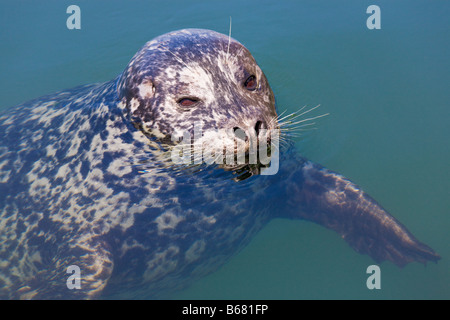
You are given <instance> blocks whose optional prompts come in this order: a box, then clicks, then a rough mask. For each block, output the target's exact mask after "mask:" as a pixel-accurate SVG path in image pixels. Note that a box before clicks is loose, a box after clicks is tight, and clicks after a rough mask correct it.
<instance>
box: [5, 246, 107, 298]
mask: <svg viewBox="0 0 450 320" xmlns="http://www.w3.org/2000/svg"><path fill="white" fill-rule="evenodd" d="M89 242H90V243H89V244H86V243H81V242H80V243H72V244H71V249H69V250H67V249H68V248H67V247H66V246H64V247H63V248H60V249H59V250H58V251H59V252H60V254H58V255H56V256H55V258H54V259H53V263H52V267H49V268H46V269H43V270H41V271H40V272H39V273H37V274H36V275H35V276H33V278H31V279H29V280H28V281H26V282H21V284H20V285H21V286H20V287H18V286H16V288H13V291H14V294H13V296H12V297H11V298H12V299H21V300H29V299H35V300H41V299H42V300H43V299H45V300H55V299H95V298H97V297H98V296H99V295H100V294H101V293H102V290H103V289H104V287H105V286H106V284H107V281H108V279H109V278H110V276H111V273H112V270H113V262H112V259H111V254H110V252H109V250H107V248H105V246H104V245H103V243H102V242H93V241H89ZM69 266H77V267H79V271H80V275H79V276H80V277H79V279H80V282H79V284H80V286H79V287H77V286H74V287H71V286H70V285H68V283H69V282H70V283H72V281H71V279H73V277H72V276H75V275H76V274H75V273H71V272H70V269H69ZM71 277H72V278H71Z"/></svg>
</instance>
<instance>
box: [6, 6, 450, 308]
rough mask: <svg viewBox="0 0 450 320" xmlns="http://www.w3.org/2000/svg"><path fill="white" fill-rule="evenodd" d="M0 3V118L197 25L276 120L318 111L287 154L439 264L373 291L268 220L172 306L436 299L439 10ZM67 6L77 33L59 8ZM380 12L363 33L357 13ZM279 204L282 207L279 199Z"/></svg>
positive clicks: (444, 85)
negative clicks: (392, 223)
mask: <svg viewBox="0 0 450 320" xmlns="http://www.w3.org/2000/svg"><path fill="white" fill-rule="evenodd" d="M43 3H44V2H40V4H36V3H35V2H33V1H20V2H16V1H1V2H0V48H1V50H0V75H1V77H0V108H1V109H3V108H7V107H10V106H13V105H15V104H18V103H21V102H24V101H26V100H29V99H32V98H35V97H38V96H41V95H43V94H47V93H52V92H55V91H58V90H62V89H66V88H70V87H73V86H76V85H79V84H86V83H92V82H102V81H107V80H110V79H112V78H113V77H115V76H117V75H118V74H119V73H120V72H121V71H122V69H123V68H124V67H125V65H126V64H127V62H128V61H129V60H130V59H131V57H132V56H133V55H134V53H135V52H136V51H137V50H138V49H139V48H140V47H141V46H142V45H143V44H144V43H145V42H146V41H148V40H150V39H152V38H153V37H155V36H157V35H160V34H162V33H165V32H168V31H172V30H176V29H181V28H187V27H196V28H208V29H213V30H216V31H218V32H222V33H226V34H227V33H228V29H229V19H230V16H231V17H232V36H233V37H234V38H236V39H237V40H239V41H240V42H242V43H243V44H244V45H245V46H246V47H247V48H248V49H249V50H250V51H251V52H252V53H253V55H254V57H255V58H256V60H257V61H258V63H259V64H260V66H261V67H262V69H263V70H264V72H265V73H266V75H267V77H268V79H269V82H270V83H271V86H272V88H273V90H274V92H275V95H276V97H277V102H278V107H279V110H280V111H283V110H288V111H289V112H293V111H295V110H296V109H298V108H300V107H302V106H304V105H307V106H310V107H313V106H316V105H318V104H320V105H321V107H320V108H319V109H318V110H317V111H316V115H318V114H321V113H330V116H328V117H326V118H323V119H321V120H320V121H318V122H317V125H316V128H317V130H312V131H310V132H306V133H305V136H304V138H303V139H299V141H298V142H297V147H298V149H299V151H300V152H302V153H303V154H304V155H305V156H306V157H308V158H310V159H312V160H314V161H316V162H319V163H321V164H323V165H325V166H326V167H328V168H330V169H333V170H335V171H338V172H340V173H342V174H343V175H345V176H346V177H348V178H350V179H352V180H353V181H354V182H356V183H357V184H359V185H360V186H362V187H363V189H364V190H365V191H367V192H368V193H369V194H370V195H371V196H372V197H374V198H375V199H377V201H378V202H379V203H381V204H382V205H383V207H385V208H386V209H387V210H388V211H389V212H390V213H391V214H393V215H394V216H395V217H396V218H398V219H399V220H400V221H401V222H402V223H403V224H405V225H406V226H407V227H408V229H409V230H410V231H411V232H412V233H413V234H414V235H415V236H416V237H417V238H418V239H419V240H421V241H423V242H425V243H426V244H428V245H430V246H431V247H432V248H433V249H435V250H436V251H437V252H438V253H439V254H440V255H441V256H442V260H441V261H440V262H439V263H438V264H437V265H436V264H428V265H427V266H426V267H424V266H422V265H419V264H412V265H408V266H406V267H405V268H403V269H400V268H397V267H396V266H394V265H392V264H390V263H382V264H381V265H380V266H381V277H382V278H381V285H382V288H381V290H375V291H372V290H368V289H367V287H366V279H367V277H368V275H367V274H366V268H367V266H369V265H371V264H373V263H374V262H373V261H372V260H371V259H370V258H368V257H367V256H362V255H359V254H357V253H355V252H354V251H353V250H352V249H351V248H350V247H349V246H347V244H346V243H345V242H344V241H343V240H341V239H340V238H339V236H337V235H336V234H335V233H333V232H331V231H328V230H326V229H324V228H322V227H320V226H316V225H314V224H312V223H308V222H302V221H287V220H281V219H278V220H274V221H272V222H271V223H270V224H269V225H268V226H267V227H266V228H265V229H263V230H262V231H261V232H260V233H259V234H258V235H257V237H255V238H254V239H253V241H252V242H251V243H250V245H249V246H248V247H246V248H245V249H244V250H243V251H242V252H240V253H239V254H238V255H237V256H235V257H234V258H233V259H232V260H231V261H230V262H229V263H228V264H227V265H225V266H224V267H222V268H221V269H220V270H219V271H218V272H216V273H214V274H212V275H210V276H208V277H206V278H204V279H202V280H200V281H199V282H198V283H196V284H195V285H194V286H192V287H191V288H189V289H187V290H185V291H183V292H180V293H178V294H176V295H175V296H174V298H185V299H340V298H344V299H431V298H434V299H449V298H450V272H449V270H450V268H449V266H450V265H449V260H448V257H449V256H450V246H449V230H450V215H449V208H450V168H449V163H450V126H449V123H450V108H449V101H450V99H449V98H450V94H449V89H448V88H449V84H450V66H449V57H450V41H449V40H450V27H449V24H448V16H449V14H450V2H449V1H395V2H394V1H376V3H375V2H374V1H246V2H242V1H241V2H238V1H164V2H162V1H126V2H125V1H108V2H106V1H92V0H90V1H76V3H74V2H72V1H61V0H59V1H45V5H44V4H43ZM71 4H77V5H79V6H80V8H81V17H82V18H81V30H68V29H67V28H66V19H67V17H68V15H67V14H66V8H67V7H68V6H69V5H71ZM371 4H377V5H378V6H380V8H381V29H380V30H368V29H367V27H366V19H367V18H368V16H369V15H368V14H366V9H367V7H368V6H369V5H371ZM279 201H283V199H279Z"/></svg>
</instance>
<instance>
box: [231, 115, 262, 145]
mask: <svg viewBox="0 0 450 320" xmlns="http://www.w3.org/2000/svg"><path fill="white" fill-rule="evenodd" d="M242 127H243V126H240V127H234V128H233V132H234V135H235V136H236V137H237V138H239V139H241V140H244V141H248V139H249V136H250V137H251V136H254V137H255V138H257V139H260V138H263V136H262V135H263V131H265V130H268V126H267V123H266V122H265V121H261V120H258V121H256V123H255V125H254V126H249V127H248V128H246V129H243V128H242Z"/></svg>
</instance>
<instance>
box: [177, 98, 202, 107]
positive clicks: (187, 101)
mask: <svg viewBox="0 0 450 320" xmlns="http://www.w3.org/2000/svg"><path fill="white" fill-rule="evenodd" d="M197 102H198V99H195V98H181V99H180V100H178V104H179V105H180V106H182V107H183V108H189V107H192V106H193V105H195V104H196V103H197Z"/></svg>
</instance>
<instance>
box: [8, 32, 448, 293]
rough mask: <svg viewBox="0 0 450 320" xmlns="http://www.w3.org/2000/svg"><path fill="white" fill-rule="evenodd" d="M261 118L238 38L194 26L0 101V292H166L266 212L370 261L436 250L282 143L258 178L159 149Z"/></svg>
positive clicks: (229, 248)
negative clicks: (274, 161)
mask: <svg viewBox="0 0 450 320" xmlns="http://www.w3.org/2000/svg"><path fill="white" fill-rule="evenodd" d="M277 119H278V118H277V113H276V110H275V99H274V96H273V93H272V91H271V89H270V86H269V84H268V82H267V79H266V77H265V76H264V74H263V72H262V71H261V69H260V68H259V66H258V65H257V64H256V62H255V60H254V59H253V57H252V56H251V54H250V53H249V52H248V50H247V49H246V48H245V47H244V46H243V45H241V44H240V43H239V42H237V41H236V40H234V39H231V38H229V37H227V36H224V35H221V34H218V33H216V32H213V31H209V30H198V29H187V30H180V31H176V32H173V33H169V34H166V35H163V36H161V37H158V38H156V39H154V40H152V41H150V42H149V43H147V44H146V45H145V46H144V47H143V48H142V49H141V50H140V51H139V52H138V53H137V54H136V55H135V57H133V59H132V60H131V61H130V63H129V64H128V66H127V67H126V69H125V71H124V72H123V73H122V74H121V75H120V76H119V77H117V78H116V79H114V80H112V81H109V82H107V83H103V84H94V85H87V86H82V87H78V88H75V89H71V90H68V91H64V92H60V93H57V94H54V95H49V96H45V97H41V98H39V99H36V100H33V101H30V102H27V103H25V104H23V105H20V106H17V107H15V108H12V109H10V110H9V111H8V112H7V113H5V114H3V115H2V116H1V117H0V136H1V137H2V138H1V141H0V210H1V211H0V218H1V220H0V297H1V298H10V299H11V298H12V299H19V298H21V299H32V298H35V299H51V298H54V299H58V298H64V299H67V298H69V299H72V298H81V299H86V298H98V297H122V298H161V297H167V294H169V293H170V292H172V291H173V290H176V289H178V288H180V287H184V286H186V285H188V284H189V283H191V282H192V281H195V279H197V278H199V277H201V276H203V275H205V274H208V273H210V272H212V271H214V270H216V269H217V268H218V267H219V266H220V265H222V264H223V263H224V262H225V261H227V259H229V257H231V256H232V255H233V254H234V253H236V252H237V251H239V250H240V249H241V248H242V247H243V246H244V245H245V244H246V243H248V241H249V240H250V239H251V237H252V236H253V235H254V234H255V233H256V232H257V231H258V230H260V229H261V228H262V227H263V226H264V224H265V223H267V222H268V221H269V220H270V219H271V218H274V217H287V218H292V219H306V220H311V221H314V222H316V223H319V224H322V225H324V226H325V227H328V228H331V229H333V230H336V231H337V232H338V233H339V234H341V236H342V237H343V238H344V239H345V240H346V241H347V242H348V243H349V244H350V245H351V246H352V247H353V248H355V249H356V250H357V251H359V252H361V253H367V254H369V255H371V256H372V257H373V258H374V259H375V260H377V261H381V260H386V259H387V260H391V261H393V262H394V263H396V264H398V265H404V264H406V263H408V262H412V261H419V262H425V261H427V260H432V261H436V260H438V259H439V256H438V255H437V254H436V253H434V251H433V250H432V249H431V248H429V247H427V246H426V245H424V244H422V243H420V242H418V241H417V240H416V239H415V238H414V237H413V236H412V235H411V234H410V233H409V232H408V231H407V230H406V229H405V228H404V227H403V226H402V225H401V224H400V223H399V222H398V221H397V220H395V219H394V218H393V217H392V216H390V215H389V214H388V213H387V212H386V211H385V210H384V209H382V208H381V207H380V206H379V205H378V204H377V203H376V202H375V201H374V200H373V199H371V198H370V197H369V196H367V195H366V194H365V193H364V192H363V191H361V190H360V189H359V188H358V187H357V186H356V185H354V184H353V183H352V182H350V181H348V180H347V179H345V178H344V177H342V176H341V175H339V174H336V173H333V172H331V171H329V170H327V169H325V168H323V167H321V166H319V165H317V164H313V163H311V162H310V161H308V160H306V159H304V158H302V157H301V156H299V155H297V154H296V153H295V151H294V150H292V149H288V150H285V151H284V152H282V153H281V155H280V170H279V172H278V173H276V174H274V175H271V176H262V175H259V174H258V173H259V171H258V170H256V171H255V170H250V169H249V167H245V166H244V167H242V166H241V167H239V168H236V170H225V169H223V167H222V168H218V167H217V166H200V167H198V166H196V167H188V168H181V169H180V168H179V167H176V166H174V165H173V164H171V163H170V162H169V161H167V157H166V156H165V155H167V152H168V151H167V150H170V148H171V146H173V145H175V144H176V143H177V141H179V139H180V137H182V136H183V134H184V133H185V132H188V133H192V130H193V123H194V122H196V121H200V122H201V123H202V125H203V126H204V127H206V128H209V129H211V128H222V129H226V132H227V133H226V134H222V135H221V136H220V137H221V139H225V140H226V141H228V140H230V141H232V140H233V139H232V137H233V133H234V132H236V129H241V130H242V131H243V132H245V133H246V134H247V136H252V135H256V136H259V137H261V136H262V135H264V133H263V131H262V129H266V130H268V131H271V130H272V131H273V130H275V129H277V128H279V124H278V121H277ZM266 134H267V133H266ZM262 138H263V139H266V136H263V137H262ZM204 139H205V140H204V142H205V143H206V142H208V143H210V144H214V143H215V141H217V140H218V139H219V135H218V134H212V135H210V136H209V137H208V140H206V138H204ZM227 139H228V140H227ZM226 143H231V142H225V144H226ZM233 146H234V145H233ZM243 148H248V145H245V144H244V147H243ZM245 150H247V149H245ZM242 172H244V173H246V174H245V175H244V178H242V179H235V178H236V176H239V174H241V177H242ZM273 199H281V200H280V201H276V200H275V201H274V200H273ZM72 266H76V267H77V268H78V270H79V271H80V274H79V278H78V280H79V285H78V286H75V287H73V286H71V285H69V284H70V283H69V280H70V279H73V278H71V274H70V270H72V268H71V267H72ZM68 272H69V273H68Z"/></svg>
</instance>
